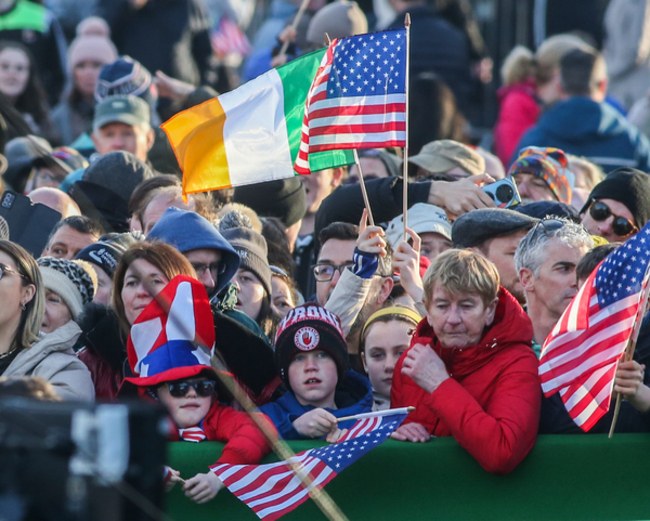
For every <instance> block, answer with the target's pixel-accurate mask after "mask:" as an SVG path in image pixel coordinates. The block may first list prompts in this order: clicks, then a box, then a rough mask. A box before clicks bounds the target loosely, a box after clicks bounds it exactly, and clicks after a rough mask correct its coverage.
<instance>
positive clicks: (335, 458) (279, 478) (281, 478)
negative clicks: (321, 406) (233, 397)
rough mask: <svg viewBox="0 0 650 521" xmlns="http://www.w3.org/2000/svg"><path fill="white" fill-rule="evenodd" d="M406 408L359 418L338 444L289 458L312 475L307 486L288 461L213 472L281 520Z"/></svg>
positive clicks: (263, 514) (264, 515)
mask: <svg viewBox="0 0 650 521" xmlns="http://www.w3.org/2000/svg"><path fill="white" fill-rule="evenodd" d="M407 414H408V413H407V412H406V411H405V410H404V409H397V410H396V412H395V414H391V415H388V416H383V417H374V418H365V419H360V420H358V421H357V422H356V423H355V424H354V425H353V426H352V428H351V429H350V430H349V431H348V432H347V433H346V434H345V436H344V437H342V438H341V439H340V440H339V441H338V442H337V443H334V444H332V445H328V446H326V447H319V448H316V449H310V450H307V451H305V452H301V453H299V454H296V455H295V456H293V457H292V458H291V459H290V460H287V461H291V462H292V463H293V464H296V465H298V467H299V468H300V469H301V470H302V471H303V472H304V473H305V474H309V475H310V476H311V478H312V480H313V481H312V484H311V485H310V486H309V488H305V487H304V486H303V485H302V484H301V481H300V479H299V478H298V476H296V474H295V472H294V471H293V470H292V469H291V467H290V466H289V465H288V464H287V461H281V462H278V463H270V464H267V465H231V464H226V463H224V464H217V465H213V466H212V467H211V469H212V471H213V472H214V473H215V474H216V475H217V476H218V477H219V479H220V480H221V481H223V483H224V485H226V487H228V490H230V492H232V493H233V494H234V495H235V496H237V497H238V498H239V499H241V500H242V501H243V502H244V503H246V504H247V505H248V506H249V507H250V508H252V509H253V511H254V512H255V513H256V514H257V517H259V518H260V519H264V520H266V521H273V520H274V519H279V518H280V517H282V516H283V515H284V514H286V513H288V512H291V511H292V510H293V509H295V508H296V507H298V506H299V505H301V504H302V503H304V502H305V501H306V500H307V498H308V497H309V491H310V490H311V489H312V488H314V487H319V488H322V487H324V486H325V485H327V484H328V483H329V482H330V481H331V480H332V479H334V477H335V476H336V475H337V474H338V473H339V472H341V471H342V470H343V469H345V468H347V467H349V466H350V465H352V464H353V463H354V462H355V461H357V460H358V459H359V458H361V457H362V456H363V455H364V454H366V453H367V452H369V451H370V450H372V449H373V448H375V447H376V446H377V445H379V444H381V443H382V442H383V441H384V440H386V438H388V437H389V436H390V435H391V433H392V432H393V431H394V430H395V429H397V427H399V426H400V424H401V423H402V422H403V421H404V418H406V416H407Z"/></svg>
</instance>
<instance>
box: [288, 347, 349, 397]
mask: <svg viewBox="0 0 650 521" xmlns="http://www.w3.org/2000/svg"><path fill="white" fill-rule="evenodd" d="M337 383H338V374H337V370H336V363H335V362H334V360H333V359H332V357H331V356H330V355H328V354H327V353H326V352H325V351H321V350H320V349H317V350H315V351H308V352H306V353H298V354H297V355H296V356H294V357H293V360H292V361H291V364H289V386H290V387H291V390H292V391H293V394H295V395H296V399H297V400H298V403H300V404H301V405H313V406H314V407H329V408H330V409H331V408H334V407H335V405H334V392H335V391H336V384H337Z"/></svg>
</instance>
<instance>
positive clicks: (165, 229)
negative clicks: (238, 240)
mask: <svg viewBox="0 0 650 521" xmlns="http://www.w3.org/2000/svg"><path fill="white" fill-rule="evenodd" d="M154 239H155V240H159V241H162V242H165V243H167V244H169V245H170V246H173V247H174V248H176V249H177V250H178V251H180V252H181V253H185V252H188V251H191V250H198V249H202V248H205V249H209V250H219V252H220V253H221V260H222V262H224V263H225V264H226V271H225V272H224V273H223V274H222V275H219V278H218V280H217V281H216V283H217V284H216V291H217V292H219V291H221V289H222V288H223V287H224V286H225V285H226V284H227V283H228V281H229V280H230V279H231V278H232V277H233V275H234V274H235V273H236V272H237V269H238V268H239V255H238V254H237V252H236V251H235V250H234V249H233V247H232V246H231V245H230V243H229V242H228V241H227V240H226V239H224V238H223V236H222V235H221V234H220V233H219V232H218V231H217V229H216V228H215V227H214V226H213V225H212V224H210V221H208V220H207V219H206V218H205V217H202V216H200V215H199V214H197V213H194V212H188V211H187V210H181V209H180V208H168V209H167V210H166V211H165V213H164V214H163V215H162V217H161V218H160V220H159V221H158V222H157V223H156V225H155V226H154V227H153V228H152V229H151V231H150V232H149V235H147V240H149V241H151V240H154Z"/></svg>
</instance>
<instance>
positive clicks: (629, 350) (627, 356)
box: [608, 270, 650, 439]
mask: <svg viewBox="0 0 650 521" xmlns="http://www.w3.org/2000/svg"><path fill="white" fill-rule="evenodd" d="M648 271H650V270H647V272H646V277H645V281H644V282H645V284H646V287H645V288H644V289H643V297H642V298H643V299H644V302H645V303H644V304H643V309H642V312H641V313H639V314H638V315H637V317H636V323H635V324H634V329H633V330H632V334H631V335H630V339H629V340H628V344H627V346H626V348H625V353H624V354H623V361H624V362H629V361H630V360H632V357H633V356H634V350H635V349H636V341H637V339H638V338H639V332H640V331H641V324H642V323H643V319H644V318H645V315H646V313H647V312H648V303H649V302H648V300H649V299H650V284H649V283H648ZM622 400H623V396H621V394H620V393H616V405H615V407H614V417H613V418H612V426H611V427H610V428H609V436H608V438H609V439H611V438H612V436H614V429H616V422H617V421H618V414H619V413H620V411H621V401H622Z"/></svg>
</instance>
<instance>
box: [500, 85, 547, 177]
mask: <svg viewBox="0 0 650 521" xmlns="http://www.w3.org/2000/svg"><path fill="white" fill-rule="evenodd" d="M497 97H498V99H499V105H500V107H499V114H498V116H497V122H496V124H495V125H494V153H495V154H496V155H497V156H498V158H499V159H500V160H501V162H502V163H503V165H504V166H505V167H506V170H507V169H508V167H509V165H510V160H511V158H512V156H513V154H514V153H515V149H516V148H517V145H519V141H520V140H521V137H522V136H523V135H524V134H525V133H526V131H527V130H528V129H529V128H531V127H532V126H533V125H535V123H537V120H538V119H539V115H540V112H541V109H540V106H539V104H538V103H537V98H536V92H535V82H534V81H533V80H527V81H522V82H520V83H515V84H514V85H510V86H508V87H502V88H500V89H499V90H498V92H497Z"/></svg>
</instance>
